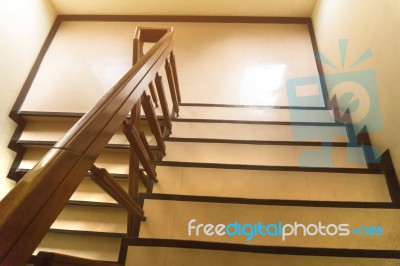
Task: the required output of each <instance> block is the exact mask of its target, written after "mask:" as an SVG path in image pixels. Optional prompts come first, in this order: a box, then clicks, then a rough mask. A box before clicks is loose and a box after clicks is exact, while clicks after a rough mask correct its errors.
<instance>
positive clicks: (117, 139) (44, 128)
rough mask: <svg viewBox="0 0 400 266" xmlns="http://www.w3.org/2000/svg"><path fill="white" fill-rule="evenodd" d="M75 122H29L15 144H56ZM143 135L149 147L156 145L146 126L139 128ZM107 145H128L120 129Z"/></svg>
mask: <svg viewBox="0 0 400 266" xmlns="http://www.w3.org/2000/svg"><path fill="white" fill-rule="evenodd" d="M75 122H76V121H67V122H65V121H56V122H54V121H53V122H49V121H39V122H32V121H29V122H28V123H27V125H26V126H25V128H24V130H23V132H22V134H21V136H20V138H19V140H18V141H17V143H21V144H25V143H34V142H38V143H40V142H45V141H47V142H51V143H52V142H57V141H58V140H59V139H61V138H62V137H63V136H64V135H65V133H67V131H68V130H69V129H70V128H71V127H72V126H73V125H74V124H75ZM141 130H142V131H143V133H145V135H146V138H147V140H148V141H149V144H150V145H154V144H156V142H155V138H154V136H153V134H152V133H151V131H150V128H149V127H148V125H143V126H142V127H141ZM109 145H129V142H128V140H127V139H126V137H125V135H124V133H123V132H122V129H120V130H118V131H117V132H116V133H115V134H114V136H113V137H112V138H111V140H110V141H109Z"/></svg>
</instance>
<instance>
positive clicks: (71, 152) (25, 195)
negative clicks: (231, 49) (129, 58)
mask: <svg viewBox="0 0 400 266" xmlns="http://www.w3.org/2000/svg"><path fill="white" fill-rule="evenodd" d="M163 32H164V33H163V35H162V38H161V39H159V40H158V42H157V43H156V44H154V46H153V47H152V48H151V49H150V50H149V51H148V52H147V53H146V54H145V55H144V56H142V57H141V58H140V59H139V60H138V62H137V63H136V64H135V65H134V66H133V67H132V68H131V69H130V70H129V71H128V72H127V73H126V74H125V75H124V76H123V77H122V78H121V79H120V80H119V81H118V82H117V84H116V85H115V86H114V87H113V88H112V89H111V90H110V91H109V92H108V93H107V94H106V95H104V96H103V97H102V98H101V100H100V101H99V102H98V103H97V104H96V106H95V107H94V108H93V109H92V110H90V111H89V112H88V113H87V114H85V115H84V116H83V117H82V118H81V119H80V120H79V121H78V122H77V123H76V124H75V125H74V126H73V127H72V128H71V129H70V130H69V131H68V132H67V133H66V135H65V136H64V137H63V138H62V139H61V140H60V141H58V142H57V143H56V144H55V145H54V146H53V147H52V148H51V149H50V151H49V152H47V154H46V155H45V156H44V157H43V158H42V159H41V160H40V161H39V162H38V163H37V164H36V165H35V167H34V168H33V169H32V170H30V171H29V172H28V173H27V174H26V175H25V176H24V177H23V178H22V179H21V180H20V181H19V182H18V184H17V185H16V186H15V187H14V189H12V190H11V191H10V193H9V194H7V195H6V196H5V197H4V199H3V200H2V201H1V202H0V236H1V238H0V264H1V265H22V264H23V263H24V262H25V261H27V260H28V259H29V258H30V256H31V254H32V253H33V252H34V250H35V248H36V247H37V246H38V244H39V243H40V241H41V240H42V239H43V237H44V236H45V234H46V233H47V231H48V229H49V228H50V226H51V224H52V223H53V222H54V220H55V219H56V217H57V216H58V214H59V213H60V212H61V210H62V209H63V207H64V206H65V204H66V203H67V201H68V200H69V198H70V197H71V195H72V194H73V193H74V191H75V190H76V188H77V187H78V185H79V183H80V182H81V180H82V179H83V177H84V176H85V175H86V174H87V172H88V170H89V169H90V167H91V166H92V165H93V163H94V162H95V160H96V158H97V157H98V155H99V154H100V152H101V151H102V150H103V149H104V147H105V146H106V144H107V143H108V142H109V140H110V139H111V137H112V136H113V135H114V133H115V132H116V131H117V130H118V128H119V127H120V126H121V124H122V123H123V121H124V119H125V118H126V116H127V115H128V113H129V111H130V110H131V109H132V108H133V106H134V105H135V103H136V102H137V101H138V100H139V99H140V97H141V96H142V94H143V92H144V91H145V89H146V88H147V86H148V85H149V83H150V82H151V81H152V80H153V79H154V77H155V75H156V73H157V71H158V70H159V69H160V68H161V66H162V65H163V64H164V62H165V60H166V59H167V58H168V56H169V55H170V53H171V51H172V47H173V31H172V29H171V30H170V31H168V30H163ZM150 36H152V35H151V34H150ZM157 36H158V37H160V34H159V33H158V35H157ZM153 37H154V36H153ZM153 37H152V38H153Z"/></svg>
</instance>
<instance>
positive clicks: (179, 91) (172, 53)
mask: <svg viewBox="0 0 400 266" xmlns="http://www.w3.org/2000/svg"><path fill="white" fill-rule="evenodd" d="M169 60H170V61H171V68H172V74H173V77H174V84H175V90H176V96H177V97H178V102H179V103H181V102H182V99H181V90H180V88H179V81H178V72H177V70H176V61H175V55H174V52H172V51H171V54H170V55H169Z"/></svg>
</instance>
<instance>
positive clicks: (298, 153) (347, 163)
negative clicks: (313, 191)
mask: <svg viewBox="0 0 400 266" xmlns="http://www.w3.org/2000/svg"><path fill="white" fill-rule="evenodd" d="M165 143H166V147H167V155H166V156H165V157H164V158H163V162H192V163H214V164H237V165H269V166H301V167H333V168H334V167H348V168H366V167H367V165H366V162H365V156H364V151H363V149H362V147H313V146H294V145H292V146H286V145H254V144H233V143H196V142H174V141H166V142H165ZM348 157H349V159H347V158H348Z"/></svg>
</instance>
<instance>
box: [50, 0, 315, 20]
mask: <svg viewBox="0 0 400 266" xmlns="http://www.w3.org/2000/svg"><path fill="white" fill-rule="evenodd" d="M52 2H53V4H54V7H55V9H56V10H57V12H58V13H59V14H109V15H135V14H140V15H222V16H227V15H228V16H279V17H284V16H288V17H310V16H311V13H312V11H313V8H314V5H315V2H316V0H295V1H294V0H249V1H242V0H222V1H221V0H218V1H215V0H168V1H167V0H118V1H115V0H85V1H82V0H52Z"/></svg>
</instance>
